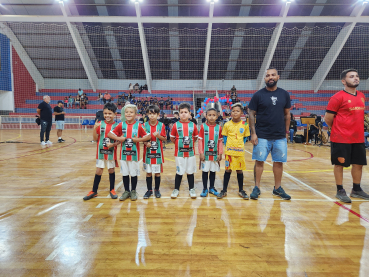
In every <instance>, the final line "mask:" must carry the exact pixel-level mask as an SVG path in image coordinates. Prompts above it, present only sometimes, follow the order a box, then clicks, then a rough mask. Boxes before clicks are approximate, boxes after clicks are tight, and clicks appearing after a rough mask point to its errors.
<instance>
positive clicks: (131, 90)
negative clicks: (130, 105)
mask: <svg viewBox="0 0 369 277" xmlns="http://www.w3.org/2000/svg"><path fill="white" fill-rule="evenodd" d="M128 89H129V94H131V93H132V92H133V84H131V83H130V84H129V86H128Z"/></svg>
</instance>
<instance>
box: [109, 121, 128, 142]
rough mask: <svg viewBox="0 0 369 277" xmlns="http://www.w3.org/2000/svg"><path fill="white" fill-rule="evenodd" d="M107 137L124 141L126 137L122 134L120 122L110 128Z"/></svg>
mask: <svg viewBox="0 0 369 277" xmlns="http://www.w3.org/2000/svg"><path fill="white" fill-rule="evenodd" d="M108 138H111V139H113V140H115V141H118V142H124V141H125V140H126V138H125V137H124V136H123V134H122V123H119V124H118V125H117V126H116V127H115V128H114V130H111V131H110V132H109V133H108Z"/></svg>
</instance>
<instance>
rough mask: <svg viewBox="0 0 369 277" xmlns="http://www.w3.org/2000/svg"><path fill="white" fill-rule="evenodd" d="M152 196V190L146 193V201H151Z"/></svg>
mask: <svg viewBox="0 0 369 277" xmlns="http://www.w3.org/2000/svg"><path fill="white" fill-rule="evenodd" d="M151 195H152V190H148V191H146V193H145V195H144V199H149V198H150V196H151Z"/></svg>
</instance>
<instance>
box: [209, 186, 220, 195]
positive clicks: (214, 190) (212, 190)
mask: <svg viewBox="0 0 369 277" xmlns="http://www.w3.org/2000/svg"><path fill="white" fill-rule="evenodd" d="M209 193H211V194H213V195H215V196H217V195H218V194H219V192H218V191H217V190H216V189H215V188H210V189H209Z"/></svg>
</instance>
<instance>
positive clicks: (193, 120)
mask: <svg viewBox="0 0 369 277" xmlns="http://www.w3.org/2000/svg"><path fill="white" fill-rule="evenodd" d="M190 121H192V122H193V123H194V124H195V125H197V120H196V118H195V117H194V114H193V113H190Z"/></svg>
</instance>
